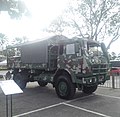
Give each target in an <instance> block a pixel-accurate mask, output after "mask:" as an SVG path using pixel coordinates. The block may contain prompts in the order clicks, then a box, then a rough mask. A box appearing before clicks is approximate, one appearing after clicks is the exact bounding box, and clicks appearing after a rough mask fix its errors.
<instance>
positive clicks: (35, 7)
mask: <svg viewBox="0 0 120 117" xmlns="http://www.w3.org/2000/svg"><path fill="white" fill-rule="evenodd" d="M68 1H69V0H24V2H25V4H26V6H27V7H28V9H29V10H30V12H31V15H32V16H31V17H22V19H21V20H12V19H10V16H9V15H8V14H7V12H1V13H0V27H1V28H0V32H3V33H5V34H7V35H8V36H9V37H10V38H12V37H13V36H15V37H16V36H17V37H19V36H21V35H23V36H24V35H27V37H29V38H31V39H32V38H39V37H41V36H43V35H44V33H42V32H41V30H42V29H44V28H46V27H48V26H49V24H50V23H51V22H52V21H53V20H54V19H55V18H57V16H59V15H61V14H62V11H63V10H64V9H65V7H66V6H67V4H68Z"/></svg>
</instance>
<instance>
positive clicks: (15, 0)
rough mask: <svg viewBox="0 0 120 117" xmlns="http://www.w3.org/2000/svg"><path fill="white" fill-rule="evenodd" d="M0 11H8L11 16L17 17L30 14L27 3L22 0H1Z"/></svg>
mask: <svg viewBox="0 0 120 117" xmlns="http://www.w3.org/2000/svg"><path fill="white" fill-rule="evenodd" d="M0 11H7V12H8V14H9V15H10V17H11V18H16V19H18V18H20V17H21V16H22V15H23V14H24V15H28V14H29V11H28V9H27V7H26V5H25V3H24V2H23V1H21V0H0Z"/></svg>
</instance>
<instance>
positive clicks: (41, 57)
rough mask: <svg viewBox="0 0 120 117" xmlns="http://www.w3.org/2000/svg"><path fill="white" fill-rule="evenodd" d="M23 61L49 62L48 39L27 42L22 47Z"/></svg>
mask: <svg viewBox="0 0 120 117" xmlns="http://www.w3.org/2000/svg"><path fill="white" fill-rule="evenodd" d="M21 61H22V63H30V64H31V63H43V64H45V63H47V62H48V44H47V41H40V42H36V43H31V44H26V45H23V46H22V47H21Z"/></svg>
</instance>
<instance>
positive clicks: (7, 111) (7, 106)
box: [6, 95, 8, 117]
mask: <svg viewBox="0 0 120 117" xmlns="http://www.w3.org/2000/svg"><path fill="white" fill-rule="evenodd" d="M6 117H8V95H6Z"/></svg>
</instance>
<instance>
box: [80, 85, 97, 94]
mask: <svg viewBox="0 0 120 117" xmlns="http://www.w3.org/2000/svg"><path fill="white" fill-rule="evenodd" d="M96 89H97V85H94V86H83V90H82V91H83V92H84V93H86V94H92V93H93V92H95V91H96Z"/></svg>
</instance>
